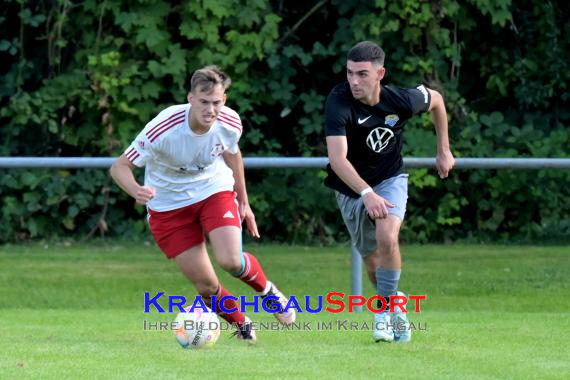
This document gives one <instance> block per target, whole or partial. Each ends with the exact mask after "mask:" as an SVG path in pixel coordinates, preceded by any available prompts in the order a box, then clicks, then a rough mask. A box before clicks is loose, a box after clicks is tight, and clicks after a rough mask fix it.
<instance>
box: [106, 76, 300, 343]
mask: <svg viewBox="0 0 570 380" xmlns="http://www.w3.org/2000/svg"><path fill="white" fill-rule="evenodd" d="M230 84H231V80H230V78H229V77H228V76H227V75H226V74H225V73H223V72H222V71H221V70H220V69H219V68H218V67H216V66H207V67H204V68H202V69H200V70H197V71H196V72H194V74H193V75H192V79H191V84H190V86H191V88H190V93H189V94H188V103H187V104H181V105H175V106H171V107H168V108H166V109H165V110H163V111H162V112H160V113H159V114H158V116H156V117H155V118H154V119H153V120H151V121H150V122H149V123H148V124H147V125H146V127H145V128H144V129H143V130H142V132H141V133H139V135H138V136H137V137H136V139H135V140H134V141H133V142H132V144H131V145H129V147H128V148H127V149H126V150H125V152H124V153H123V154H122V155H121V156H120V157H119V158H118V159H117V160H116V161H115V163H114V164H113V166H112V167H111V176H112V177H113V179H114V180H115V182H116V183H117V184H118V185H119V186H120V187H121V188H122V189H123V190H124V191H125V192H127V193H128V194H129V195H130V196H132V197H133V198H135V200H136V201H137V203H139V204H142V205H146V207H147V210H148V221H149V225H150V230H151V232H152V236H153V238H154V240H155V241H156V243H157V245H158V246H159V248H160V249H161V250H162V252H163V253H164V254H165V255H166V257H167V258H169V259H173V260H174V261H175V262H176V264H177V265H178V267H179V268H180V270H181V271H182V273H183V274H184V275H185V276H186V277H187V278H188V279H189V280H190V281H191V282H192V283H193V284H194V286H195V287H196V290H197V291H198V293H199V294H200V295H201V296H202V299H203V300H204V301H205V303H206V305H208V306H209V307H212V302H211V301H212V298H211V297H212V296H214V295H215V296H216V298H215V299H216V305H215V307H216V310H217V311H218V314H219V315H220V316H221V317H222V318H224V319H225V320H226V321H228V322H229V323H232V324H236V325H238V326H240V328H239V329H238V330H237V333H236V335H237V336H238V338H241V339H244V340H247V341H248V342H250V343H253V342H255V340H256V336H255V331H253V330H252V329H251V324H250V322H251V321H250V319H249V318H248V317H246V316H245V315H244V314H243V313H241V312H240V308H239V304H238V303H237V302H236V301H234V300H232V299H231V298H230V299H226V300H225V302H224V304H223V307H224V308H225V310H231V309H234V308H235V309H236V311H234V312H231V313H223V312H221V308H220V304H219V303H220V299H221V298H222V297H225V296H230V295H231V293H230V292H228V291H227V290H226V289H225V288H224V287H223V286H222V285H221V284H220V282H219V280H218V277H217V276H216V273H215V272H214V269H213V267H212V263H211V261H210V258H209V256H208V252H207V251H206V243H205V236H204V235H205V234H206V235H207V236H208V238H209V240H210V243H211V245H212V248H213V251H214V256H215V258H216V260H217V262H218V263H219V265H220V267H222V268H223V269H224V270H225V271H227V272H229V273H231V274H232V275H233V276H235V277H237V278H239V279H241V280H242V281H244V282H245V283H246V284H248V285H250V286H251V287H252V288H253V289H254V290H256V291H257V292H259V294H260V295H261V296H262V297H263V298H264V299H265V302H267V304H268V307H269V308H271V310H272V311H275V314H274V315H275V317H276V318H277V320H279V321H280V322H281V323H284V324H291V323H293V322H294V320H295V310H294V309H290V310H288V311H286V312H285V306H286V304H287V302H288V300H287V298H285V296H284V295H283V294H282V293H281V292H280V291H279V290H278V289H277V287H276V286H275V285H274V284H272V283H271V282H270V281H268V280H267V278H266V276H265V273H264V272H263V269H262V267H261V265H260V264H259V262H258V260H257V259H256V258H255V256H253V255H252V254H251V253H248V252H244V251H242V243H241V233H242V231H241V224H242V222H243V221H245V223H246V226H247V229H248V231H249V232H250V234H251V235H252V236H253V237H255V238H259V232H258V229H257V224H256V222H255V216H254V214H253V212H252V210H251V207H250V205H249V201H248V197H247V191H246V186H245V176H244V168H243V160H242V156H241V152H240V149H239V147H238V141H239V138H240V136H241V134H242V124H241V119H240V117H239V115H238V114H237V112H235V111H234V110H232V109H231V108H228V107H226V106H225V105H224V104H225V102H226V90H227V88H228V87H229V86H230ZM135 167H145V179H144V185H143V186H141V185H140V184H139V183H137V181H136V180H135V177H134V175H133V169H134V168H135ZM268 296H272V297H268Z"/></svg>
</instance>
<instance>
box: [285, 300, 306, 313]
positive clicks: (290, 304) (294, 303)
mask: <svg viewBox="0 0 570 380" xmlns="http://www.w3.org/2000/svg"><path fill="white" fill-rule="evenodd" d="M291 308H292V309H295V310H297V313H302V312H303V309H301V307H300V306H299V303H298V302H297V299H296V298H295V296H290V297H289V302H287V306H285V310H283V311H284V312H285V313H286V312H288V311H289V309H291Z"/></svg>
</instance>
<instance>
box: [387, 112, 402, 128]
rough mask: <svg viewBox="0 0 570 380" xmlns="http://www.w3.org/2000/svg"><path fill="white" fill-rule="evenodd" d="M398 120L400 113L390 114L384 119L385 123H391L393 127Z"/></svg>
mask: <svg viewBox="0 0 570 380" xmlns="http://www.w3.org/2000/svg"><path fill="white" fill-rule="evenodd" d="M398 120H400V118H399V117H398V115H388V116H386V118H385V119H384V124H386V125H389V126H390V127H393V126H394V125H396V123H397V122H398Z"/></svg>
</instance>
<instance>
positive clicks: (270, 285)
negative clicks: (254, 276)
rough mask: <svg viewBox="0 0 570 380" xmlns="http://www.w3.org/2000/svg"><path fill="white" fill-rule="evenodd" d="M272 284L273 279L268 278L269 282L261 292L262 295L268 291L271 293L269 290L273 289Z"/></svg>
mask: <svg viewBox="0 0 570 380" xmlns="http://www.w3.org/2000/svg"><path fill="white" fill-rule="evenodd" d="M272 286H273V284H272V283H271V281H269V280H267V283H266V284H265V289H263V291H262V292H261V293H259V294H261V296H262V297H263V296H265V295H267V293H269V291H270V290H271V287H272Z"/></svg>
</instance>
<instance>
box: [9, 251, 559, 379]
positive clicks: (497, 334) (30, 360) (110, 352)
mask: <svg viewBox="0 0 570 380" xmlns="http://www.w3.org/2000/svg"><path fill="white" fill-rule="evenodd" d="M249 248H250V249H251V250H252V251H253V252H254V253H255V254H256V255H257V256H258V257H259V259H260V261H261V262H262V264H264V266H265V269H266V272H267V274H268V276H269V277H270V278H271V279H272V280H274V282H275V283H277V284H278V285H279V286H280V287H281V288H282V290H283V291H284V292H285V293H287V294H295V295H296V296H297V297H298V298H299V297H301V296H304V295H311V296H316V295H326V294H327V293H328V292H331V291H340V292H344V293H348V294H350V250H349V249H348V248H347V247H342V248H334V249H333V248H307V247H281V246H267V245H260V246H257V247H249ZM402 250H403V254H404V257H405V259H404V261H405V262H404V267H405V270H404V273H403V276H402V280H401V287H402V289H403V290H404V291H406V292H407V293H409V294H426V295H427V300H426V301H423V302H422V309H421V313H420V314H412V315H411V316H410V319H411V321H413V322H415V323H416V324H417V323H420V324H421V325H422V327H425V328H426V329H425V331H417V332H415V333H414V336H413V342H412V343H410V344H406V345H398V344H377V343H373V342H372V337H371V332H370V331H343V330H342V329H333V330H332V331H315V328H316V323H317V322H327V323H328V322H333V323H334V322H335V321H336V320H345V319H346V320H349V321H351V322H359V323H362V322H368V323H370V322H371V321H372V315H371V314H370V313H369V312H363V313H346V312H345V313H341V314H331V313H327V312H322V313H319V314H309V313H302V314H299V315H298V321H299V322H310V323H311V326H312V327H313V331H258V344H257V345H256V346H252V347H249V346H246V345H244V343H243V342H241V341H236V340H235V339H230V337H229V336H230V333H229V332H227V331H226V332H223V334H222V336H221V338H220V340H219V341H218V343H217V345H216V347H214V348H213V349H211V350H204V351H185V350H182V349H181V348H180V347H179V346H178V345H177V343H176V341H175V339H174V336H173V333H172V332H171V331H143V321H144V320H147V321H153V322H160V321H171V320H172V319H173V318H174V315H173V314H159V313H158V312H156V311H154V309H153V311H152V312H151V313H148V314H145V313H143V306H144V292H149V293H151V294H156V292H159V291H163V292H165V293H166V294H167V295H185V296H187V297H188V298H189V299H191V297H193V295H194V290H193V288H192V287H191V286H189V284H188V283H187V282H186V280H185V279H184V278H183V277H182V275H181V274H179V273H178V271H177V269H176V267H175V266H174V264H173V263H170V262H168V261H166V260H165V259H163V257H162V254H161V253H159V252H158V250H157V249H156V248H155V247H153V246H150V247H149V246H145V245H142V244H139V245H137V244H133V245H126V244H123V245H112V244H111V243H109V244H95V245H81V246H74V245H71V246H63V245H49V246H47V245H33V246H4V247H0V379H25V378H34V379H35V378H37V379H77V378H82V379H91V378H95V379H143V378H149V379H151V378H152V379H175V378H189V379H217V378H230V379H234V378H235V379H241V378H248V379H269V378H271V379H291V378H294V379H309V378H327V379H328V378H330V379H342V378H346V379H368V378H392V379H396V378H401V379H413V378H416V379H568V378H570V344H569V341H570V247H514V246H488V245H480V246H479V245H446V246H436V245H430V246H404V247H403V248H402ZM221 278H222V281H223V283H224V284H225V285H226V286H227V287H228V288H229V289H230V290H231V291H232V292H233V293H234V294H243V295H248V296H251V295H252V292H251V291H250V290H249V288H247V287H246V286H244V285H243V284H241V283H240V282H239V281H237V280H235V279H233V278H230V277H228V276H227V275H223V276H221ZM364 288H365V290H366V294H365V295H366V296H371V295H373V294H374V292H373V289H372V287H371V286H369V285H368V284H367V283H365V287H364ZM312 306H314V305H313V304H312ZM250 316H251V317H252V319H253V320H256V321H266V322H269V321H272V320H273V319H272V316H270V315H267V314H265V313H262V314H250Z"/></svg>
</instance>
